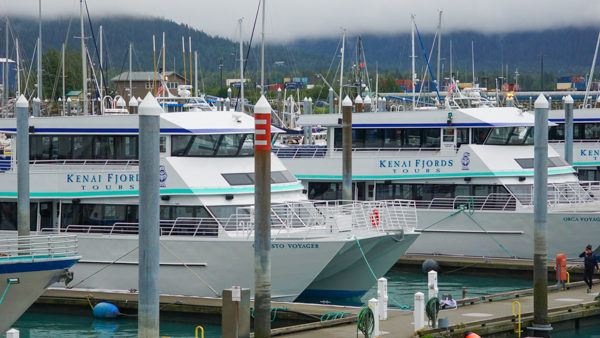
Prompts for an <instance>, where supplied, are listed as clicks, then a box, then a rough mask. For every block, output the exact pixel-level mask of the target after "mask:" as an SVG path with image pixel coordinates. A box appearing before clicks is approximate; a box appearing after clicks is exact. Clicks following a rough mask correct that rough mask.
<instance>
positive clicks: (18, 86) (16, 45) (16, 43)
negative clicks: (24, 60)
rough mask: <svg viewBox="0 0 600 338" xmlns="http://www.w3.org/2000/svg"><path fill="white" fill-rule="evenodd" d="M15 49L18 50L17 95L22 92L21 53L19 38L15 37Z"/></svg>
mask: <svg viewBox="0 0 600 338" xmlns="http://www.w3.org/2000/svg"><path fill="white" fill-rule="evenodd" d="M15 51H16V52H17V93H16V95H15V97H19V95H20V94H21V57H20V55H19V39H18V38H16V39H15Z"/></svg>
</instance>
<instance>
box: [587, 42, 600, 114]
mask: <svg viewBox="0 0 600 338" xmlns="http://www.w3.org/2000/svg"><path fill="white" fill-rule="evenodd" d="M598 46H600V32H598V41H597V42H596V51H595V52H594V58H593V60H592V69H590V76H589V78H588V81H587V84H586V86H585V97H584V98H583V108H585V107H586V106H587V103H588V99H589V95H590V86H591V85H592V79H593V78H594V67H595V66H596V58H597V56H598Z"/></svg>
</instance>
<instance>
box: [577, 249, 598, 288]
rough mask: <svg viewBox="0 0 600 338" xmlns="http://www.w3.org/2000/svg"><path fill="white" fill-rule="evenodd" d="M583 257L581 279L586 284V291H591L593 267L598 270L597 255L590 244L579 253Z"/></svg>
mask: <svg viewBox="0 0 600 338" xmlns="http://www.w3.org/2000/svg"><path fill="white" fill-rule="evenodd" d="M579 257H580V258H583V280H584V281H585V283H586V284H587V285H588V289H587V292H588V293H590V292H592V277H593V275H594V269H596V270H598V257H597V256H596V254H595V253H594V252H593V251H592V246H591V245H590V244H588V246H586V247H585V251H584V252H582V253H581V254H580V255H579Z"/></svg>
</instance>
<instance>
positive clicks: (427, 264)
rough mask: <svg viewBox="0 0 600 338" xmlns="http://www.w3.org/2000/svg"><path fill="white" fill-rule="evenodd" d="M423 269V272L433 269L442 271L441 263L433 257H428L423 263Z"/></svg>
mask: <svg viewBox="0 0 600 338" xmlns="http://www.w3.org/2000/svg"><path fill="white" fill-rule="evenodd" d="M421 270H422V271H423V273H429V271H431V270H433V271H436V272H440V265H439V264H438V262H436V261H435V260H433V259H426V260H425V261H424V262H423V264H422V265H421Z"/></svg>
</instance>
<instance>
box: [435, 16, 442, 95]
mask: <svg viewBox="0 0 600 338" xmlns="http://www.w3.org/2000/svg"><path fill="white" fill-rule="evenodd" d="M442 13H443V11H440V12H439V21H438V38H437V39H438V41H437V45H438V46H437V74H436V80H437V85H438V86H437V87H438V90H439V89H440V88H441V87H440V85H441V84H442V78H441V68H440V67H441V66H440V64H441V61H442Z"/></svg>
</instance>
